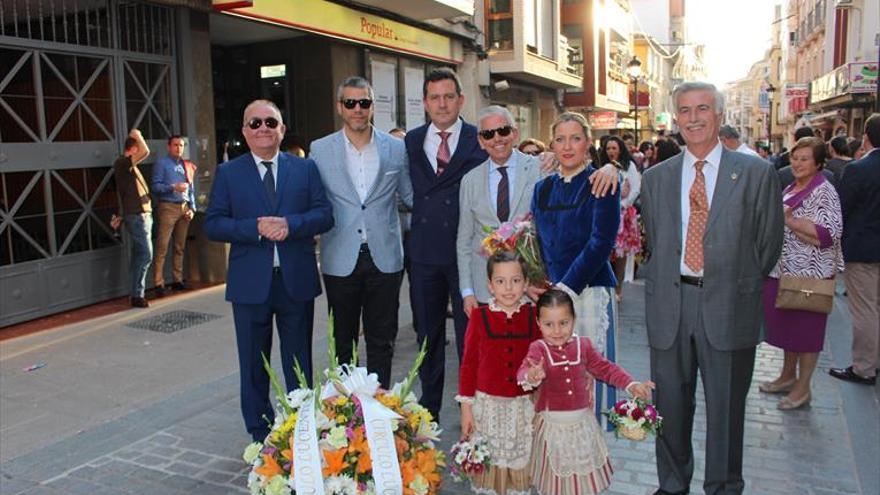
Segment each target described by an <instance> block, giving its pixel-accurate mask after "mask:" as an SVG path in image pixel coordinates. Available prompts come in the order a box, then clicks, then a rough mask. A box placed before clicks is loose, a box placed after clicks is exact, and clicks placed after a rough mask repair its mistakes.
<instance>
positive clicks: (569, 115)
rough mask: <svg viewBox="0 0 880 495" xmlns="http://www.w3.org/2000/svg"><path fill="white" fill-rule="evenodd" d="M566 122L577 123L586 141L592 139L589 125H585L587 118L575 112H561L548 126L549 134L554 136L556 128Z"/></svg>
mask: <svg viewBox="0 0 880 495" xmlns="http://www.w3.org/2000/svg"><path fill="white" fill-rule="evenodd" d="M566 122H577V124H578V125H580V126H581V129H583V131H584V136H586V137H587V139H593V133H592V131H591V130H590V124H588V123H587V118H586V117H584V115H583V114H580V113H577V112H563V113H561V114H559V117H556V120H555V121H554V122H553V124H552V125H551V126H550V134H551V135H555V134H556V128H557V127H559V125H560V124H564V123H566Z"/></svg>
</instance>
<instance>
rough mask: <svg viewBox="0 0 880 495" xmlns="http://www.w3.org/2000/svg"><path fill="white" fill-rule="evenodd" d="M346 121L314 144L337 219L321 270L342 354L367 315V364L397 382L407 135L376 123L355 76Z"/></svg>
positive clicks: (366, 87) (325, 240)
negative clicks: (400, 203) (399, 212)
mask: <svg viewBox="0 0 880 495" xmlns="http://www.w3.org/2000/svg"><path fill="white" fill-rule="evenodd" d="M336 99H337V101H336V110H337V112H338V113H339V115H340V117H342V122H343V126H342V129H341V130H340V131H338V132H335V133H333V134H330V135H329V136H325V137H323V138H321V139H318V140H317V141H315V142H313V143H312V145H311V152H310V155H309V157H310V158H312V159H313V160H314V161H315V163H317V164H318V171H319V172H320V174H321V181H322V182H323V183H324V189H325V190H326V191H327V197H328V199H329V200H330V203H331V204H332V205H333V216H334V218H335V224H334V227H333V229H331V230H330V231H329V232H327V233H325V234H324V235H322V236H321V272H322V273H323V275H324V286H325V288H326V289H327V302H328V305H329V309H330V311H331V312H332V313H333V315H334V319H335V328H334V335H335V337H336V352H337V354H338V356H339V362H341V363H346V362H349V361H351V356H352V352H353V344H354V342H357V340H358V333H359V330H360V323H361V319H362V320H363V329H364V341H365V342H366V348H367V369H368V370H369V371H370V372H373V373H376V374H377V375H378V377H379V381H380V382H381V383H382V385H383V386H384V387H386V388H387V387H390V386H391V359H392V357H393V355H394V340H395V339H396V338H397V309H398V305H399V300H400V277H401V275H402V271H403V245H402V236H401V231H400V222H399V221H398V217H397V201H398V198H400V200H401V201H403V203H404V204H406V205H407V206H410V207H411V206H412V195H413V192H412V183H411V182H410V179H409V166H408V162H407V157H406V149H405V147H404V144H403V141H401V140H400V139H397V138H394V137H392V136H390V135H389V134H386V133H384V132H382V131H380V130H378V129H375V128H374V127H373V126H372V124H371V118H372V115H373V106H372V105H373V88H372V87H371V86H370V83H369V82H368V81H367V80H366V79H364V78H362V77H349V78H348V79H346V80H344V81H343V82H342V83H341V84H340V85H339V87H338V88H337V92H336Z"/></svg>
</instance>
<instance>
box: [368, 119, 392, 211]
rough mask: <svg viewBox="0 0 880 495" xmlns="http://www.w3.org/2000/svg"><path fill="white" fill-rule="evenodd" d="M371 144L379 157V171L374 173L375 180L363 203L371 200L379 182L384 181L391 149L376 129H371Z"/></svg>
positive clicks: (389, 161)
mask: <svg viewBox="0 0 880 495" xmlns="http://www.w3.org/2000/svg"><path fill="white" fill-rule="evenodd" d="M373 142H374V143H375V144H376V154H378V155H379V170H378V172H376V179H375V180H373V184H372V185H371V186H370V190H369V191H367V198H366V200H364V203H366V202H368V201H370V200H371V199H373V195H374V194H376V191H377V190H378V189H379V182H380V181H383V180H385V172H386V171H387V169H388V164H389V163H391V147H390V145H389V144H388V140H387V139H385V136H382V135H380V134H379V131H377V130H376V129H373Z"/></svg>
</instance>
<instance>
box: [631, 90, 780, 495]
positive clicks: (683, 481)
mask: <svg viewBox="0 0 880 495" xmlns="http://www.w3.org/2000/svg"><path fill="white" fill-rule="evenodd" d="M672 99H673V101H674V102H675V112H676V119H677V123H678V126H679V128H680V129H681V133H682V136H683V137H684V139H685V141H686V142H687V147H686V148H685V150H684V151H683V152H682V153H679V154H678V155H675V156H674V157H672V158H670V159H668V160H666V161H664V162H662V163H660V164H658V165H656V166H654V167H651V168H650V169H648V170H647V171H646V172H645V174H644V176H643V178H642V218H643V219H644V221H645V228H646V232H647V242H648V249H649V251H650V258H649V261H648V262H647V264H645V265H643V266H642V273H644V275H645V313H646V320H647V326H648V341H649V345H650V347H651V378H652V379H653V380H654V382H655V383H656V384H657V389H656V392H655V394H656V396H655V399H656V404H657V406H658V409H659V410H660V411H661V414H663V417H664V420H663V433H662V434H661V435H660V436H658V438H657V443H656V454H657V474H658V477H659V481H660V489H659V490H658V491H657V492H656V493H657V494H667V493H688V491H689V489H690V482H691V477H692V475H693V470H694V453H693V447H692V445H691V433H692V431H693V415H694V408H695V407H696V404H695V399H694V395H695V391H696V385H697V384H696V378H697V370H698V369H699V371H700V376H701V378H702V382H703V389H704V391H705V396H706V416H707V424H706V446H707V448H706V471H705V482H704V485H703V486H704V489H705V492H706V493H707V494H734V493H735V494H739V493H743V489H744V486H745V484H744V482H743V479H742V452H743V430H744V422H745V403H746V395H747V394H748V390H749V385H750V383H751V381H752V371H753V369H754V364H755V347H756V346H757V345H758V343H759V342H760V340H761V331H760V327H761V321H762V317H763V313H762V306H761V288H762V284H763V281H764V278H765V277H766V276H767V274H768V273H769V272H770V270H771V269H772V268H773V266H774V265H775V263H776V260H777V258H778V257H779V254H780V251H781V249H782V232H783V214H782V198H781V195H780V190H779V181H778V178H777V176H776V173H775V171H774V170H773V169H772V167H771V166H770V165H769V164H768V163H767V162H765V161H764V160H762V159H760V158H758V157H754V156H749V155H746V154H743V153H738V152H735V151H729V150H726V149H724V148H723V146H722V145H721V143H720V142H719V141H718V129H719V126H720V124H721V118H722V115H724V100H723V96H722V95H721V93H720V92H719V91H718V90H717V89H716V88H715V86H713V85H711V84H707V83H696V82H689V83H684V84H681V85H679V86H678V87H677V88H676V89H675V91H674V92H673V95H672Z"/></svg>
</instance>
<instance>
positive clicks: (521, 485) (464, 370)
mask: <svg viewBox="0 0 880 495" xmlns="http://www.w3.org/2000/svg"><path fill="white" fill-rule="evenodd" d="M487 265H488V266H487V271H488V275H489V292H490V293H491V294H492V299H491V300H490V302H489V305H488V306H482V307H478V308H475V309H474V310H473V311H472V312H471V314H470V320H469V322H468V327H467V333H466V334H465V341H464V357H463V359H462V361H461V368H460V370H459V384H458V395H457V396H456V400H458V401H459V402H460V403H461V434H462V439H465V438H469V437H470V436H471V435H477V436H478V437H479V438H481V439H483V440H485V441H486V444H487V447H488V450H489V455H490V466H489V468H488V469H487V470H485V471H484V472H483V473H480V474H476V475H472V476H471V489H472V490H473V491H474V492H476V493H482V494H490V495H496V494H497V495H525V494H528V493H529V492H530V488H529V487H530V480H529V472H528V465H529V459H530V450H531V443H532V419H533V417H534V407H533V405H532V403H531V401H530V400H529V397H528V392H525V391H524V390H523V389H522V388H520V386H519V385H518V384H517V380H516V370H517V368H518V367H519V364H520V363H521V362H522V360H523V358H524V357H525V356H526V351H527V350H528V348H529V344H530V343H532V341H534V340H535V339H537V338H538V337H539V336H540V332H539V331H538V324H537V320H536V318H535V307H534V306H533V305H532V304H530V303H526V304H523V302H522V299H523V294H525V290H526V279H525V276H524V269H523V268H524V267H523V263H522V260H521V259H520V258H519V257H518V256H517V255H516V254H515V253H509V252H502V253H499V254H495V255H492V256H491V257H490V258H489V261H488V263H487Z"/></svg>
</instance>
